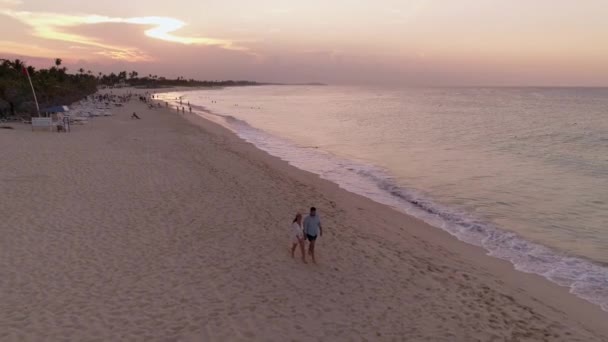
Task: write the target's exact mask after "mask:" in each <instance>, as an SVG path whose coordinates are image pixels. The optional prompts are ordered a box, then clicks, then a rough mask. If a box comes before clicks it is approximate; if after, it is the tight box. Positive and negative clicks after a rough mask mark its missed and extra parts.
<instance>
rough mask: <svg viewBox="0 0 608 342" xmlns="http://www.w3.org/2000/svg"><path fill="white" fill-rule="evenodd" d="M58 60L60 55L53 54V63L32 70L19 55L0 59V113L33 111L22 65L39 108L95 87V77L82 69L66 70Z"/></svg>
mask: <svg viewBox="0 0 608 342" xmlns="http://www.w3.org/2000/svg"><path fill="white" fill-rule="evenodd" d="M61 63H62V61H61V59H60V58H57V59H56V60H55V65H54V66H52V67H50V68H48V69H40V70H36V69H35V68H34V67H32V66H28V67H26V66H25V64H24V63H23V61H21V60H19V59H15V60H12V61H11V60H6V59H0V115H12V116H14V115H15V113H16V112H25V113H29V114H34V113H36V104H35V102H34V97H33V95H32V90H31V87H30V84H29V81H28V80H27V76H26V75H25V72H24V68H25V69H27V72H28V73H29V75H30V77H31V78H32V84H33V85H34V89H35V90H36V96H37V97H38V103H39V104H40V108H41V109H43V108H45V107H49V106H54V105H62V104H66V103H72V102H74V101H78V100H79V99H81V98H83V97H84V96H86V95H89V94H92V93H94V92H95V91H96V89H97V79H96V78H95V77H94V76H92V75H91V74H85V73H84V72H81V73H79V74H68V73H67V69H66V68H65V67H61Z"/></svg>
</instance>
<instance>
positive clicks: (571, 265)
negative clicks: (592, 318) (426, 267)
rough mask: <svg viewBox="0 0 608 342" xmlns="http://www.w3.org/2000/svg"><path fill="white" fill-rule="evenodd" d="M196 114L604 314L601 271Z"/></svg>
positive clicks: (606, 278)
mask: <svg viewBox="0 0 608 342" xmlns="http://www.w3.org/2000/svg"><path fill="white" fill-rule="evenodd" d="M198 114H199V115H201V116H203V117H207V118H212V119H214V120H213V121H217V119H218V118H220V119H221V120H220V122H221V121H223V124H224V125H225V126H226V127H227V128H229V129H231V130H233V131H234V132H236V134H237V135H238V136H239V137H240V138H242V139H244V140H246V141H248V142H250V143H252V144H254V145H255V146H257V147H258V148H260V149H262V150H264V151H266V152H268V153H270V154H272V155H274V156H276V157H279V158H281V159H283V160H285V161H287V162H289V163H290V164H291V165H293V166H295V167H297V168H300V169H303V170H306V171H309V172H313V173H316V174H318V175H319V176H320V177H322V178H324V179H327V180H329V181H332V182H334V183H336V184H338V185H339V186H340V187H342V188H344V189H345V190H348V191H350V192H353V193H356V194H359V195H362V196H365V197H368V198H370V199H372V200H374V201H376V202H378V203H381V204H385V205H389V206H391V207H393V208H395V209H397V210H400V211H402V212H404V213H406V214H408V215H412V216H415V217H417V218H419V219H421V220H423V221H425V222H426V223H428V224H430V225H433V226H435V227H438V228H441V229H443V230H445V231H447V232H448V233H450V234H451V235H453V236H455V237H456V238H458V239H459V240H461V241H464V242H466V243H469V244H472V245H475V246H479V247H483V248H485V249H486V250H487V251H488V255H490V256H493V257H496V258H500V259H504V260H507V261H510V262H511V263H512V264H513V265H514V267H515V269H517V270H519V271H522V272H527V273H535V274H539V275H542V276H543V277H545V278H546V279H548V280H550V281H552V282H554V283H556V284H558V285H561V286H567V287H569V288H570V292H571V293H573V294H575V295H577V296H579V297H580V298H583V299H585V300H587V301H589V302H591V303H594V304H597V305H599V306H600V307H601V308H602V309H603V310H605V311H608V267H606V266H603V265H599V264H596V263H594V262H592V261H589V260H586V259H583V258H578V257H572V256H569V255H566V254H564V253H561V252H559V251H556V250H554V249H551V248H548V247H545V246H543V245H540V244H538V243H534V242H530V241H527V240H525V239H523V238H521V237H520V236H518V235H517V234H515V233H513V232H509V231H506V230H503V229H500V228H498V227H494V226H493V225H491V224H489V223H487V222H483V221H480V220H479V219H477V218H475V217H474V216H471V215H470V214H468V213H465V212H461V211H458V210H455V209H454V208H449V207H446V206H442V205H440V204H437V203H435V202H433V201H432V200H431V199H430V198H427V197H425V196H423V195H421V194H420V193H419V192H417V191H415V190H412V189H406V188H404V187H402V186H400V185H398V184H397V182H395V181H394V179H393V178H392V177H391V175H390V173H389V172H387V171H386V170H384V169H381V168H379V167H376V166H373V165H365V164H363V163H358V162H354V161H351V160H347V159H342V158H338V157H336V156H334V155H332V154H330V153H328V152H326V151H323V150H320V149H316V148H310V147H304V146H297V145H296V144H294V143H293V142H291V141H289V140H286V139H283V138H281V137H277V136H273V135H271V134H269V133H267V132H265V131H262V130H259V129H256V128H254V127H252V126H250V125H249V124H248V123H247V122H246V121H244V120H241V119H238V118H235V117H233V116H230V115H221V114H216V113H203V112H199V113H198Z"/></svg>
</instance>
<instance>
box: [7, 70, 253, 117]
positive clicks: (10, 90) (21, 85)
mask: <svg viewBox="0 0 608 342" xmlns="http://www.w3.org/2000/svg"><path fill="white" fill-rule="evenodd" d="M62 62H63V61H62V60H61V58H56V59H55V60H54V63H53V64H54V65H53V66H51V67H49V68H48V69H40V70H36V68H34V67H32V66H26V65H25V63H24V62H23V61H22V60H19V59H15V60H8V59H1V58H0V116H3V115H5V116H6V115H12V116H14V115H15V114H16V113H17V112H19V113H26V114H29V115H34V114H36V109H35V108H36V107H35V104H34V98H33V95H32V90H31V88H30V84H29V82H28V80H27V76H26V75H25V74H24V73H23V68H24V67H25V68H27V71H28V73H29V75H30V77H31V78H32V84H33V85H34V89H35V90H36V95H37V97H38V103H39V104H40V108H41V109H43V108H46V107H50V106H58V105H66V104H68V105H69V104H71V103H73V102H76V101H78V100H80V99H82V98H83V97H85V96H87V95H90V94H93V93H95V92H96V91H97V86H98V85H103V86H110V87H112V86H116V85H127V84H128V85H130V86H133V87H142V88H160V87H177V86H179V87H231V86H250V85H259V83H256V82H250V81H197V80H193V79H186V78H185V77H183V76H180V77H178V78H177V79H167V78H165V77H159V76H156V75H151V74H150V75H148V76H144V77H138V76H139V73H138V72H137V71H131V72H127V71H121V72H119V73H118V74H115V73H110V74H109V75H104V74H102V73H101V72H100V73H99V74H98V75H94V74H93V72H91V71H90V70H88V71H87V72H85V70H84V69H83V68H80V69H78V71H77V73H76V74H68V73H67V68H66V67H61V65H62Z"/></svg>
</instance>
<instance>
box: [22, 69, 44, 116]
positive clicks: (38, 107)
mask: <svg viewBox="0 0 608 342" xmlns="http://www.w3.org/2000/svg"><path fill="white" fill-rule="evenodd" d="M23 72H25V75H27V79H28V80H29V81H30V87H32V94H34V101H35V102H36V111H38V117H40V106H38V99H37V98H36V91H34V84H33V83H32V78H31V77H30V73H29V72H28V71H27V68H26V67H25V66H24V67H23Z"/></svg>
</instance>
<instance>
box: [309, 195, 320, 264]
mask: <svg viewBox="0 0 608 342" xmlns="http://www.w3.org/2000/svg"><path fill="white" fill-rule="evenodd" d="M304 235H305V237H306V240H308V254H310V257H311V258H312V262H313V263H315V264H316V263H317V261H316V259H315V241H317V237H319V236H323V227H321V219H320V218H319V215H317V208H315V207H312V208H310V214H309V215H308V216H306V218H305V219H304Z"/></svg>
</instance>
